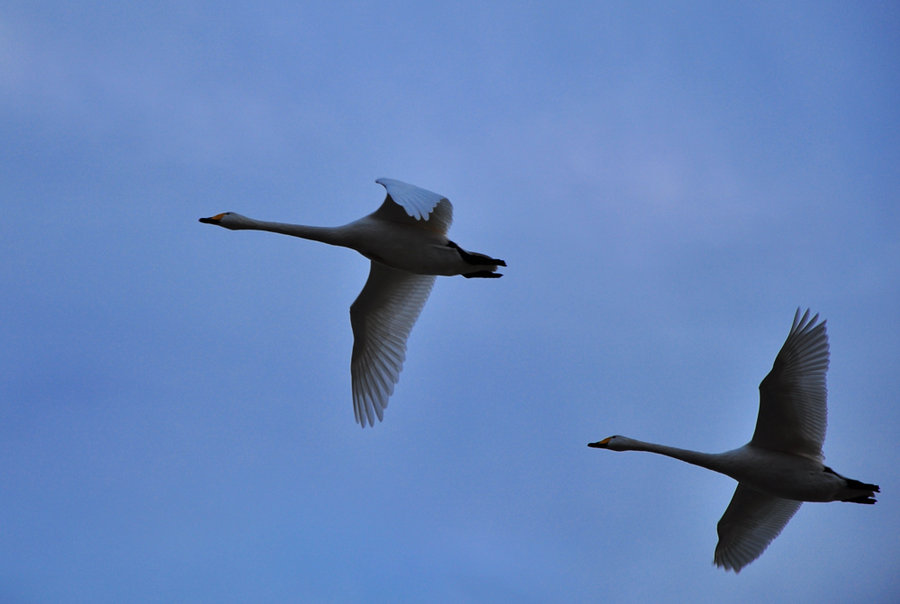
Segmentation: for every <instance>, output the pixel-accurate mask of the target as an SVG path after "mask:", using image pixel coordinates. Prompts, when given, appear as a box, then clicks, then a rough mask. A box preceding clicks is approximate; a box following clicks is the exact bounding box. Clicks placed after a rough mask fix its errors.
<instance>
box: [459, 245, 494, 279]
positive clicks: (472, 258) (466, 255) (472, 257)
mask: <svg viewBox="0 0 900 604" xmlns="http://www.w3.org/2000/svg"><path fill="white" fill-rule="evenodd" d="M447 245H448V246H449V247H452V248H453V249H454V250H456V251H457V252H459V256H460V258H462V259H463V260H464V261H466V262H468V263H469V264H473V265H476V266H477V265H483V264H493V265H494V266H506V262H504V261H503V260H499V259H497V258H491V257H490V256H487V255H485V254H479V253H477V252H467V251H466V250H464V249H462V248H461V247H459V246H458V245H457V244H455V243H454V242H452V241H447ZM482 272H486V271H482ZM492 275H493V273H492ZM466 276H467V277H484V275H481V274H479V273H472V274H470V275H466ZM494 276H495V277H499V276H500V275H494Z"/></svg>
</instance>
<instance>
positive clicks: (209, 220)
mask: <svg viewBox="0 0 900 604" xmlns="http://www.w3.org/2000/svg"><path fill="white" fill-rule="evenodd" d="M224 215H225V214H216V215H215V216H210V217H209V218H201V219H200V222H202V223H204V224H219V221H220V220H222V216H224Z"/></svg>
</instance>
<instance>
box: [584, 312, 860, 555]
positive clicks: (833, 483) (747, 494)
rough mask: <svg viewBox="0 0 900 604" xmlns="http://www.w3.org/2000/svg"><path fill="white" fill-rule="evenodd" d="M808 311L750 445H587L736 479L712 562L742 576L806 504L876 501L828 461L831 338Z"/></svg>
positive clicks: (796, 327)
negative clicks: (721, 448)
mask: <svg viewBox="0 0 900 604" xmlns="http://www.w3.org/2000/svg"><path fill="white" fill-rule="evenodd" d="M817 319H818V315H816V316H814V317H813V318H812V319H810V318H809V311H808V310H807V311H806V313H805V314H804V315H803V317H802V318H801V317H800V310H799V309H798V310H797V313H796V314H795V315H794V322H793V325H792V327H791V331H790V333H789V334H788V337H787V340H786V341H785V343H784V345H783V346H782V347H781V351H780V352H779V353H778V356H777V357H776V358H775V364H774V365H773V367H772V371H770V372H769V374H768V375H767V376H766V378H765V379H764V380H763V381H762V383H761V384H760V385H759V391H760V397H759V415H758V417H757V421H756V431H755V432H754V433H753V438H751V439H750V442H749V443H747V444H746V445H744V446H743V447H740V448H738V449H734V450H731V451H726V452H724V453H700V452H697V451H691V450H688V449H679V448H676V447H668V446H666V445H659V444H655V443H648V442H643V441H639V440H635V439H633V438H627V437H624V436H610V437H609V438H605V439H603V440H601V441H599V442H596V443H591V444H590V445H589V446H591V447H595V448H600V449H610V450H613V451H649V452H651V453H658V454H660V455H666V456H668V457H674V458H675V459H680V460H682V461H686V462H688V463H691V464H694V465H698V466H702V467H704V468H708V469H710V470H714V471H716V472H721V473H722V474H726V475H728V476H731V477H732V478H734V479H735V480H737V481H738V486H737V489H736V490H735V492H734V496H733V497H732V499H731V503H730V504H729V505H728V508H727V509H726V510H725V514H724V515H723V516H722V519H721V520H720V521H719V524H718V533H719V543H718V544H717V545H716V553H715V558H714V561H715V563H716V565H718V566H723V567H725V569H726V570H734V571H735V572H739V571H740V570H741V568H743V567H744V566H746V565H747V564H749V563H750V562H752V561H753V560H755V559H756V558H758V557H759V556H760V555H761V554H762V553H763V551H765V549H766V547H768V545H769V543H771V542H772V540H773V539H775V537H777V536H778V534H779V533H780V532H781V530H782V529H783V528H784V527H785V525H787V523H788V521H789V520H790V519H791V517H792V516H793V515H794V513H795V512H796V511H797V510H798V509H799V508H800V504H801V503H802V502H804V501H851V502H854V503H875V498H874V493H877V492H878V486H877V485H874V484H865V483H862V482H859V481H856V480H853V479H850V478H845V477H843V476H841V475H839V474H837V473H836V472H834V471H833V470H832V469H831V468H828V467H827V466H825V465H824V464H823V463H822V462H823V460H824V456H823V455H822V444H823V442H824V441H825V425H826V415H827V408H826V402H825V399H826V388H825V372H826V371H827V370H828V336H827V334H826V332H825V322H824V321H823V322H821V323H818V324H816V320H817Z"/></svg>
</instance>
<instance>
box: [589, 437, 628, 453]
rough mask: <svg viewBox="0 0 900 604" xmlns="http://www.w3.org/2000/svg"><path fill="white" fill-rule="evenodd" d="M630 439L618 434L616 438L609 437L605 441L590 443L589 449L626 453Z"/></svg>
mask: <svg viewBox="0 0 900 604" xmlns="http://www.w3.org/2000/svg"><path fill="white" fill-rule="evenodd" d="M627 441H628V439H627V438H625V437H624V436H619V435H618V434H616V435H615V436H607V437H606V438H604V439H603V440H598V441H597V442H595V443H588V446H589V447H593V448H595V449H609V450H611V451H624V450H625V447H626V445H627V444H628V442H627Z"/></svg>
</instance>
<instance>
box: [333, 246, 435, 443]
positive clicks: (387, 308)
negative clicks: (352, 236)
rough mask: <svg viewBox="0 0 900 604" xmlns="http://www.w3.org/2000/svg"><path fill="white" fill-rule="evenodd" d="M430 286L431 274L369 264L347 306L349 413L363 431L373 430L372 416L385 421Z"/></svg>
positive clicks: (376, 263)
mask: <svg viewBox="0 0 900 604" xmlns="http://www.w3.org/2000/svg"><path fill="white" fill-rule="evenodd" d="M432 285H434V275H416V274H413V273H407V272H406V271H400V270H396V269H393V268H391V267H389V266H386V265H384V264H381V263H380V262H374V261H373V262H372V267H371V269H370V270H369V279H368V281H366V285H365V287H363V290H362V292H360V294H359V297H357V298H356V301H355V302H353V305H352V306H350V324H351V326H352V327H353V355H352V357H351V359H350V379H351V382H352V384H353V413H354V415H355V416H356V421H357V422H359V424H361V425H362V427H363V428H365V427H366V422H368V423H369V425H372V426H374V425H375V417H376V416H377V417H378V420H379V421H381V420H382V419H383V416H384V408H385V407H387V404H388V397H390V396H391V394H392V393H393V392H394V384H396V383H397V380H398V379H399V377H400V370H401V369H402V368H403V361H404V359H405V358H406V339H407V338H408V337H409V332H410V330H412V327H413V325H414V324H415V322H416V319H418V318H419V313H420V312H422V307H423V306H424V305H425V301H426V300H428V294H430V293H431V286H432Z"/></svg>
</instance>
